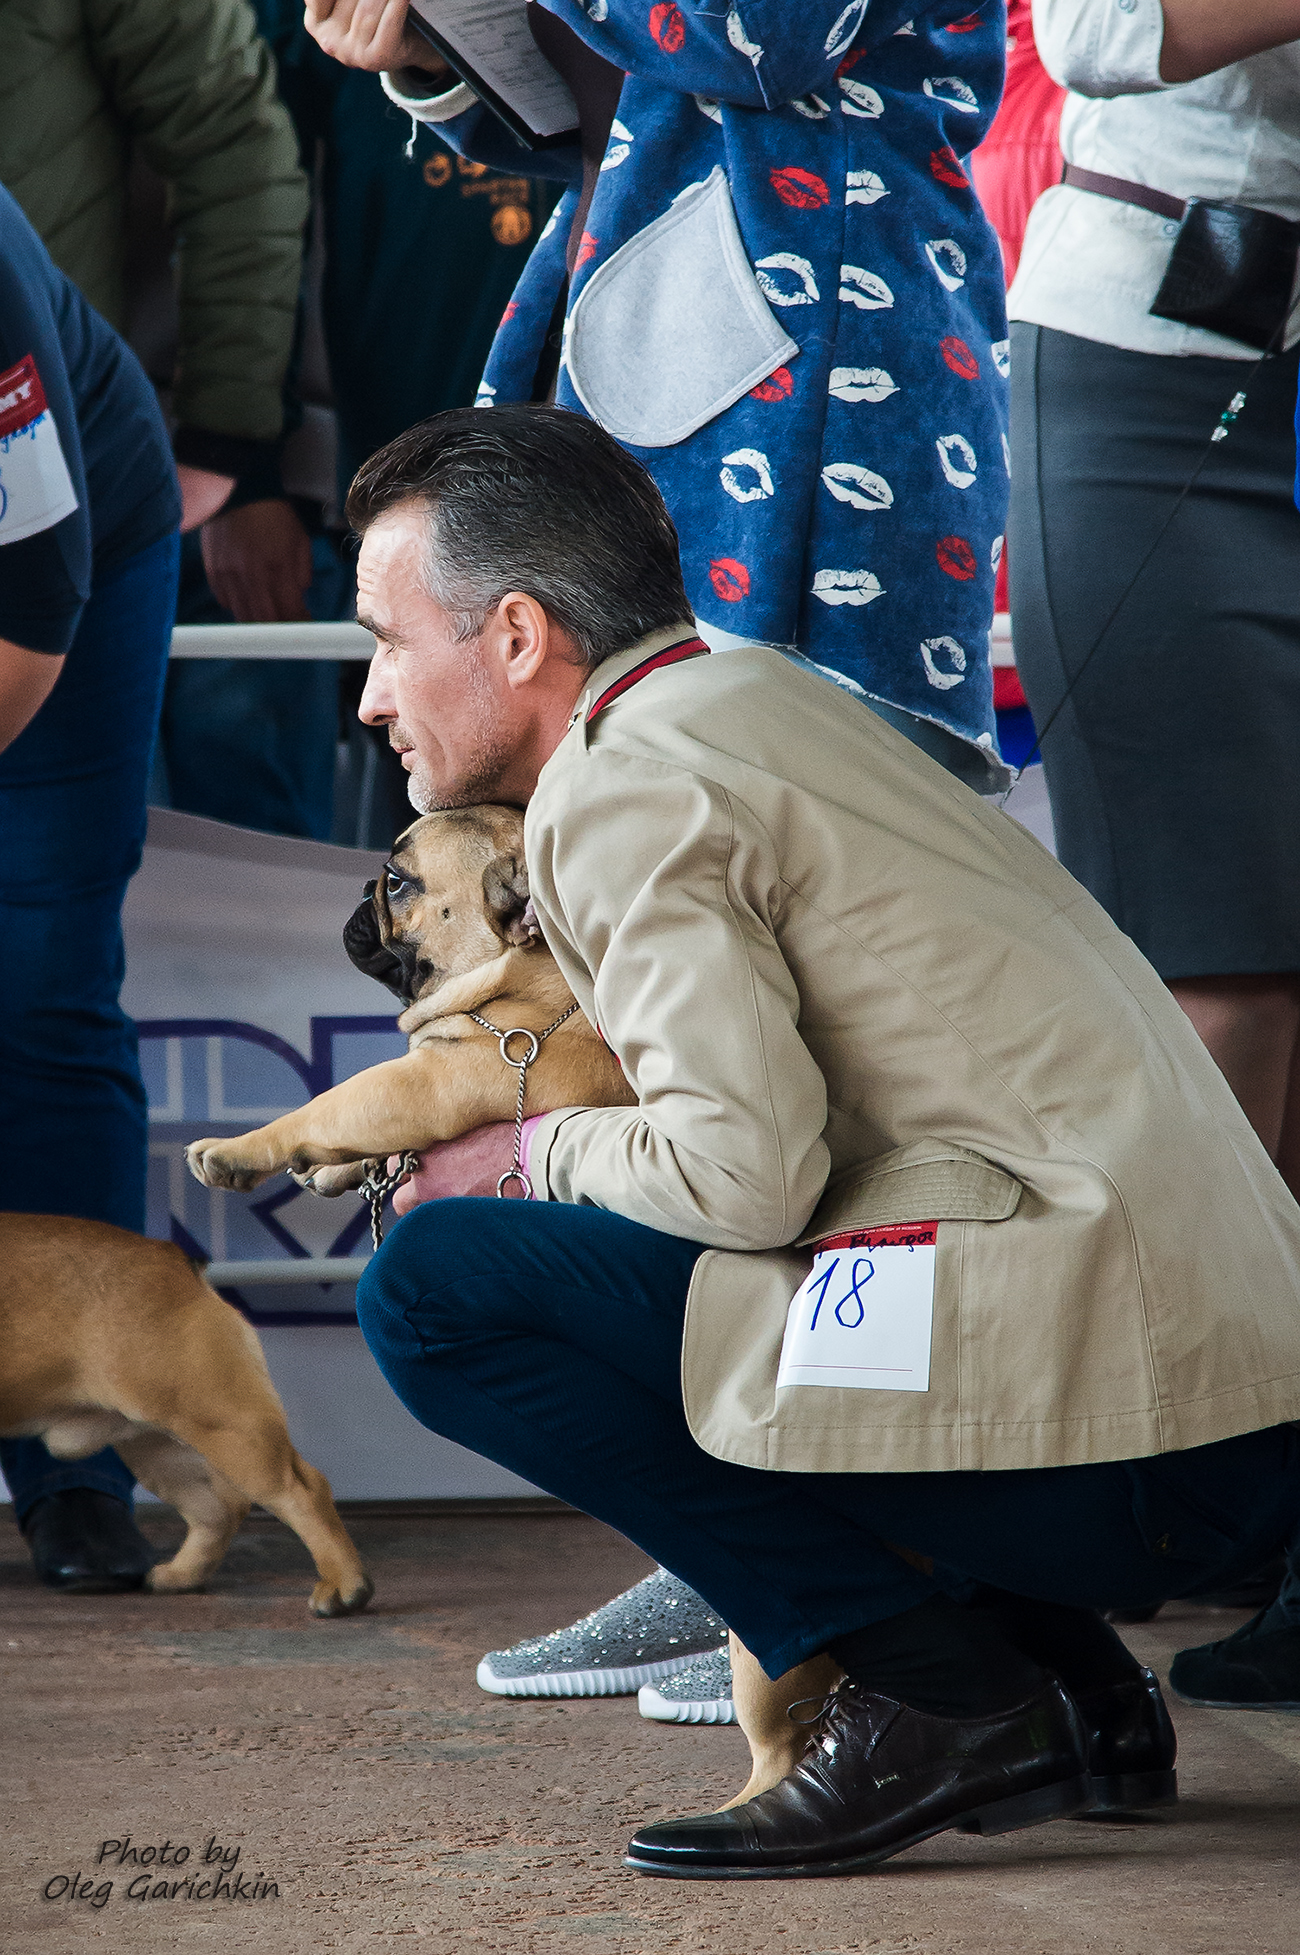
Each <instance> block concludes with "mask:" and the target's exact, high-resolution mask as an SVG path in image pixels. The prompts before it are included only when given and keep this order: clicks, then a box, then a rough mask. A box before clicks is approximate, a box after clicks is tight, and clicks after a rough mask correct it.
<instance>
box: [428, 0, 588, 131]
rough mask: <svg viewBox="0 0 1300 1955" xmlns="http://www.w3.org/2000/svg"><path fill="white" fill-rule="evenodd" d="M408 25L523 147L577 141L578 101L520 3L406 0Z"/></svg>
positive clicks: (507, 0)
mask: <svg viewBox="0 0 1300 1955" xmlns="http://www.w3.org/2000/svg"><path fill="white" fill-rule="evenodd" d="M410 22H411V25H412V27H414V28H415V30H416V32H417V33H418V34H421V35H423V37H424V39H425V40H426V41H428V42H429V44H430V46H432V47H434V48H436V49H437V51H438V53H439V54H440V55H442V57H443V59H444V60H445V61H447V62H448V63H449V64H450V65H451V67H452V68H454V69H455V71H456V73H457V74H458V75H459V76H460V78H461V80H462V81H464V82H467V83H468V84H469V86H470V87H471V88H472V89H473V90H474V93H475V94H476V95H477V96H478V97H479V99H480V100H481V101H482V102H483V103H485V105H486V106H487V107H488V108H490V109H491V110H492V112H493V114H494V115H497V116H499V117H500V119H501V121H502V122H504V123H505V125H506V127H507V129H509V130H510V132H511V134H512V135H513V136H515V137H516V138H517V139H518V140H519V141H520V142H521V143H522V144H523V145H524V147H525V148H526V149H554V148H555V147H556V146H557V145H558V144H560V143H565V142H576V141H577V140H578V107H577V104H576V102H575V101H574V99H573V96H572V94H571V93H570V91H569V85H568V83H567V82H566V81H565V80H564V78H563V77H562V76H561V75H559V74H557V73H556V71H555V69H554V68H553V67H552V66H551V64H550V62H549V61H548V60H547V59H546V56H545V55H544V54H543V53H542V51H541V49H540V48H539V47H538V45H537V43H536V41H534V39H533V36H532V30H531V28H530V27H529V25H528V10H527V7H526V6H525V4H524V0H411V12H410Z"/></svg>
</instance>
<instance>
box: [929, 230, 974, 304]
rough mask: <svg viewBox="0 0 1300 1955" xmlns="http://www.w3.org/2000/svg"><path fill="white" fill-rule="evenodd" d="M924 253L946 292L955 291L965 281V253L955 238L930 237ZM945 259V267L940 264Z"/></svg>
mask: <svg viewBox="0 0 1300 1955" xmlns="http://www.w3.org/2000/svg"><path fill="white" fill-rule="evenodd" d="M925 255H926V257H927V258H928V259H929V261H930V270H931V271H932V272H933V273H934V275H935V277H936V278H937V279H938V281H939V283H940V285H942V286H943V288H944V290H945V291H946V292H955V291H956V290H957V288H958V287H959V286H961V285H964V284H965V283H966V253H965V252H964V251H963V250H962V248H961V246H960V245H959V244H958V242H957V240H956V238H931V239H930V242H929V243H928V244H927V245H926V247H925ZM940 258H943V259H946V261H947V268H945V266H944V265H942V264H940V262H939V261H940Z"/></svg>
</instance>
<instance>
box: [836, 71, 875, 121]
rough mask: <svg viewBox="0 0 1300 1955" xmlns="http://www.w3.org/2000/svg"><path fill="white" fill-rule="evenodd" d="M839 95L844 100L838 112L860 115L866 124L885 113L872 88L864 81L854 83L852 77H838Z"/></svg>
mask: <svg viewBox="0 0 1300 1955" xmlns="http://www.w3.org/2000/svg"><path fill="white" fill-rule="evenodd" d="M840 93H841V94H842V95H843V97H844V100H843V101H842V102H841V103H840V110H841V112H842V114H844V115H860V116H862V117H863V118H864V120H866V121H868V122H874V121H875V120H876V119H877V117H878V116H882V115H883V114H884V113H885V105H884V103H883V102H882V101H881V99H880V97H879V95H877V93H876V91H875V89H874V88H872V87H870V86H869V84H868V83H867V82H865V81H854V79H853V77H852V75H841V76H840Z"/></svg>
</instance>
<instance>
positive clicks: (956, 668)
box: [921, 637, 966, 692]
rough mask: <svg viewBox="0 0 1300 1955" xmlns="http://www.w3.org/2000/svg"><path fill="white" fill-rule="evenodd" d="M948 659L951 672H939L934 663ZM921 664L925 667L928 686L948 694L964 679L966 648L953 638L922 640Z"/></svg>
mask: <svg viewBox="0 0 1300 1955" xmlns="http://www.w3.org/2000/svg"><path fill="white" fill-rule="evenodd" d="M940 658H950V659H951V660H952V663H953V670H952V671H951V672H946V671H941V670H940V668H939V666H938V664H937V663H936V661H937V660H938V659H940ZM921 662H922V664H923V665H924V666H925V676H926V678H927V679H928V680H929V681H930V684H931V685H932V686H934V687H936V688H937V689H938V691H940V692H949V691H951V689H952V687H953V686H959V685H960V684H961V682H962V680H963V679H964V678H965V677H966V648H965V646H964V645H959V644H958V643H957V640H956V639H955V638H948V637H943V638H923V639H922V640H921Z"/></svg>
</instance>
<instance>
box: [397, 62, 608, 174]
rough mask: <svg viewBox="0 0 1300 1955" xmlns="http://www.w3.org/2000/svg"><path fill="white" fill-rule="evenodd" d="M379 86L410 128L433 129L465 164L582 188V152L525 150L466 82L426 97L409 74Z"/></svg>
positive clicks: (561, 146)
mask: <svg viewBox="0 0 1300 1955" xmlns="http://www.w3.org/2000/svg"><path fill="white" fill-rule="evenodd" d="M381 80H382V82H383V85H384V93H385V95H387V97H388V99H389V101H390V102H393V103H395V104H396V106H397V107H398V108H399V109H402V110H404V112H405V113H406V114H407V115H409V116H410V118H411V120H412V122H423V123H427V124H428V125H429V127H430V128H433V129H436V130H437V131H438V134H439V136H440V137H441V138H442V140H443V142H445V143H447V144H448V145H449V146H450V148H452V149H454V150H455V151H456V154H457V155H458V156H463V157H465V158H466V160H467V161H468V162H470V163H486V164H487V166H488V168H489V169H490V170H500V171H501V172H502V173H503V174H504V175H505V176H535V177H542V178H549V179H550V180H551V181H552V182H558V183H581V182H582V151H581V150H580V149H579V147H578V145H577V143H576V142H574V143H557V144H556V145H555V147H554V148H552V149H536V150H534V149H525V147H524V145H523V144H522V143H521V142H519V141H517V139H516V138H515V137H514V136H513V135H512V134H511V132H510V131H509V129H507V128H506V126H505V124H504V123H503V122H502V121H501V119H500V117H498V116H496V115H494V114H493V113H492V111H491V109H489V108H487V107H485V106H484V104H483V103H482V102H481V101H480V100H479V98H478V96H477V95H476V94H475V93H474V91H473V89H472V88H470V87H468V86H467V85H466V83H465V82H463V81H460V82H456V83H455V85H454V86H453V87H451V88H446V89H442V90H441V91H440V92H439V93H438V94H436V95H429V94H425V93H422V92H421V87H422V78H421V76H419V75H418V74H417V73H416V72H415V70H414V69H411V68H403V69H400V70H399V71H398V72H397V73H395V74H385V75H383V76H381Z"/></svg>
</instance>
